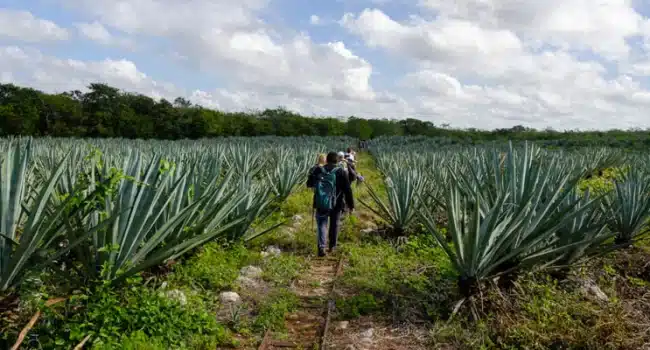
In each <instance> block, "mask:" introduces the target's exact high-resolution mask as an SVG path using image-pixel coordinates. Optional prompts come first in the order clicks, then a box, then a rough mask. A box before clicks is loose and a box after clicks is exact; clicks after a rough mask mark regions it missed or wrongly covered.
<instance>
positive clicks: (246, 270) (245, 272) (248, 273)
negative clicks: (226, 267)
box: [239, 266, 262, 278]
mask: <svg viewBox="0 0 650 350" xmlns="http://www.w3.org/2000/svg"><path fill="white" fill-rule="evenodd" d="M239 273H241V275H242V276H244V277H248V278H258V277H260V276H262V269H260V268H259V267H257V266H245V267H242V268H241V270H239Z"/></svg>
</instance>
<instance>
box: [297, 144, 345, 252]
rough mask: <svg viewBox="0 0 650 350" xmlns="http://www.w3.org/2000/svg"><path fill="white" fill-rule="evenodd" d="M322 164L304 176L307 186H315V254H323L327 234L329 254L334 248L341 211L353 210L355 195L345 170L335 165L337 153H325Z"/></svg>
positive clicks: (336, 163) (336, 241)
mask: <svg viewBox="0 0 650 350" xmlns="http://www.w3.org/2000/svg"><path fill="white" fill-rule="evenodd" d="M326 162H327V164H325V165H324V166H320V167H318V168H316V169H315V170H314V171H313V172H311V173H310V175H309V177H308V179H307V187H308V188H313V189H314V200H313V207H314V209H315V211H314V215H315V218H316V232H317V234H318V256H319V257H323V256H325V247H326V246H327V244H326V241H325V240H326V237H325V233H326V232H328V236H329V251H330V253H332V252H334V251H335V250H336V245H337V243H338V235H339V230H340V226H341V213H342V212H343V211H344V210H345V209H346V208H347V209H349V210H350V212H352V211H354V198H353V196H352V188H351V186H350V180H349V179H348V174H347V172H346V171H345V169H343V168H341V167H339V166H338V154H337V153H336V152H330V153H328V154H327V157H326ZM328 224H329V225H328Z"/></svg>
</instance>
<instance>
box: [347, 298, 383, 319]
mask: <svg viewBox="0 0 650 350" xmlns="http://www.w3.org/2000/svg"><path fill="white" fill-rule="evenodd" d="M381 308H382V305H381V303H380V302H378V301H377V300H376V299H375V297H374V296H373V295H372V294H368V293H362V294H359V295H355V296H352V297H350V298H345V299H338V300H337V301H336V310H337V311H338V313H339V316H340V318H342V319H344V320H350V319H353V318H357V317H359V316H365V315H370V314H372V313H374V312H377V311H379V310H381Z"/></svg>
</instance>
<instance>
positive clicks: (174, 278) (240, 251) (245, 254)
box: [169, 243, 255, 293]
mask: <svg viewBox="0 0 650 350" xmlns="http://www.w3.org/2000/svg"><path fill="white" fill-rule="evenodd" d="M254 259H255V257H254V256H253V254H252V253H251V252H249V251H248V250H247V249H246V248H245V247H244V246H242V245H234V246H232V247H230V248H224V247H222V246H221V245H219V244H217V243H210V244H207V245H205V246H203V249H202V251H201V253H200V254H198V255H196V256H193V257H191V258H189V259H188V260H186V261H184V262H183V263H182V264H178V265H177V266H176V267H175V269H174V272H173V273H172V274H171V275H170V276H169V280H170V282H171V283H172V284H174V285H181V286H183V285H185V286H190V287H192V288H196V289H201V290H208V291H212V292H215V293H216V292H219V291H221V290H225V289H228V288H231V287H232V286H233V283H234V281H235V279H237V276H238V275H239V270H240V269H241V268H242V267H243V266H246V265H249V264H251V263H252V262H253V261H254Z"/></svg>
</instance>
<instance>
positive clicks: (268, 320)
mask: <svg viewBox="0 0 650 350" xmlns="http://www.w3.org/2000/svg"><path fill="white" fill-rule="evenodd" d="M297 306H298V297H297V296H296V295H295V294H293V293H291V292H290V291H288V290H276V291H274V292H273V293H271V294H270V295H268V296H267V297H266V298H265V299H264V301H263V302H262V304H261V305H260V308H259V312H258V314H257V317H256V318H255V321H254V323H253V328H255V329H257V330H260V331H264V330H267V329H271V330H274V331H278V330H284V329H285V325H284V318H285V316H286V314H287V313H289V312H293V311H295V310H296V308H297Z"/></svg>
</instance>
